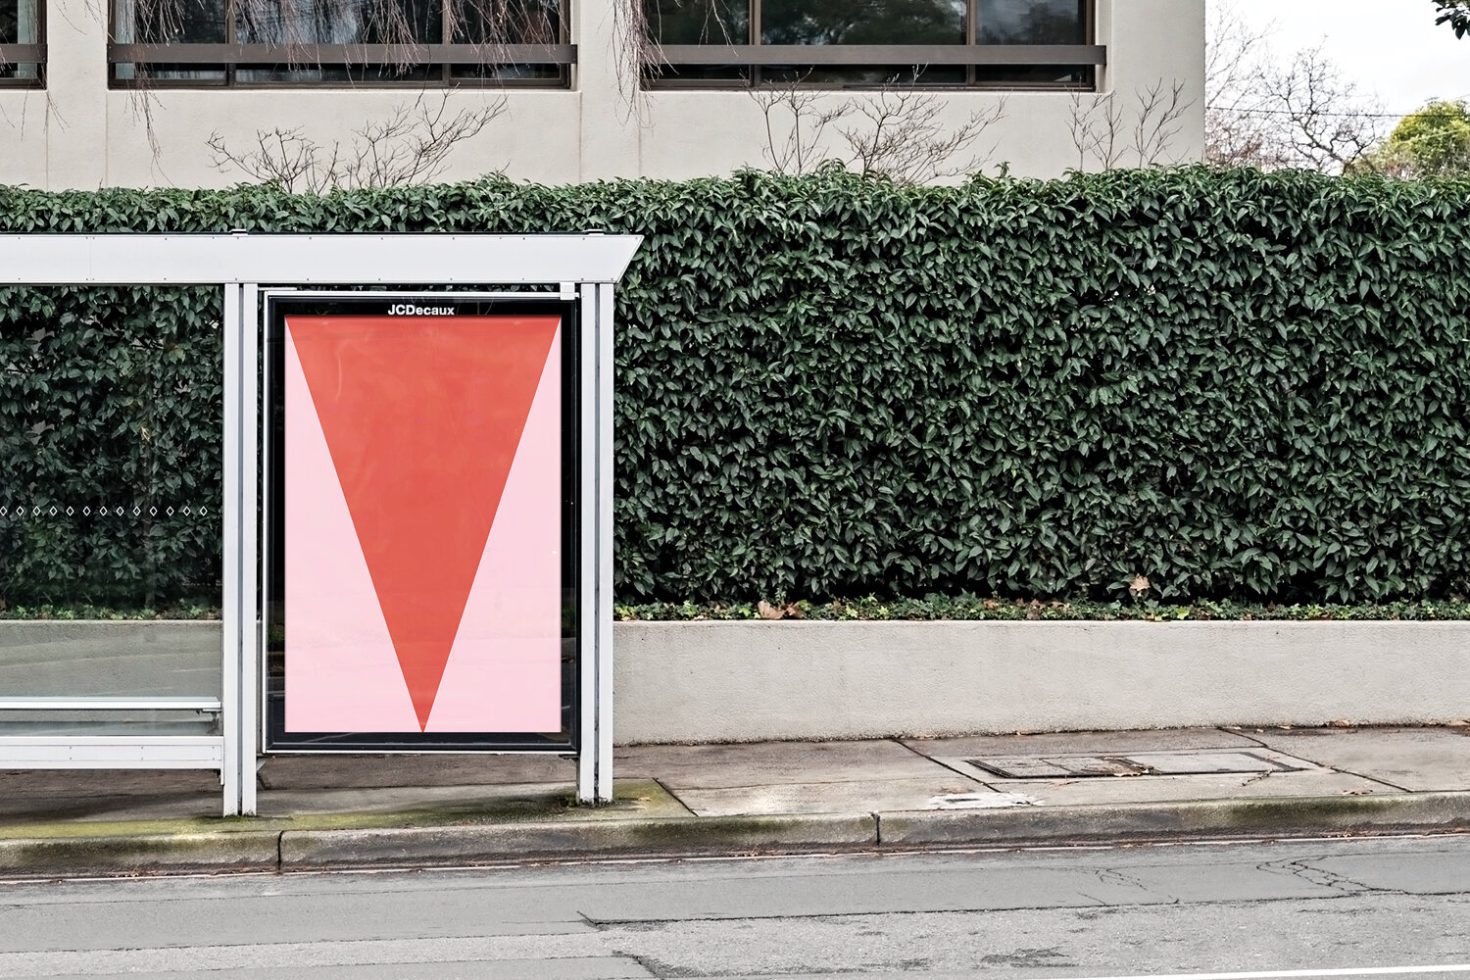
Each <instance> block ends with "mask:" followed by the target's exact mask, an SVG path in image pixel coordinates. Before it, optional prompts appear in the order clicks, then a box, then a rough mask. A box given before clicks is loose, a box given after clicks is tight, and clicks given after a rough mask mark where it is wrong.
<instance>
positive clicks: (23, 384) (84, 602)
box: [0, 288, 222, 730]
mask: <svg viewBox="0 0 1470 980" xmlns="http://www.w3.org/2000/svg"><path fill="white" fill-rule="evenodd" d="M0 292H3V293H5V294H6V295H5V296H4V302H5V305H6V307H7V308H8V309H10V310H12V311H13V312H15V316H14V317H12V318H11V320H10V322H8V323H5V324H0V401H3V402H5V403H7V404H9V405H11V406H12V407H17V406H18V408H17V413H13V414H12V415H11V416H9V417H8V419H7V423H6V425H5V426H4V427H0V698H21V697H24V698H34V697H52V698H57V697H60V698H81V697H114V698H116V697H129V698H160V697H187V698H214V699H218V698H219V697H220V694H221V671H220V662H221V649H220V642H221V637H220V625H219V623H218V621H217V619H216V621H209V619H208V618H207V617H217V616H218V611H219V602H220V592H219V589H220V557H219V554H220V506H219V505H220V501H221V495H220V484H219V468H220V446H219V431H220V429H219V427H220V417H221V414H222V406H221V402H220V378H221V373H222V364H221V345H220V339H219V320H220V311H219V298H218V296H217V295H211V294H214V293H217V292H218V290H209V291H200V290H193V289H189V290H166V291H164V292H163V293H162V294H160V293H159V292H157V291H151V290H150V291H147V292H145V291H141V290H135V289H85V290H83V289H76V290H72V289H67V290H47V289H29V288H26V289H6V290H0ZM155 304H167V305H169V306H170V307H171V308H173V309H176V310H178V311H179V312H180V315H179V316H177V317H166V318H163V319H157V318H155V317H152V316H151V315H150V311H151V310H153V309H155ZM117 616H133V617H147V618H148V619H149V621H146V622H140V621H138V619H115V618H109V617H117ZM4 720H5V722H6V724H7V725H8V726H10V727H13V726H14V725H29V724H34V723H39V722H48V723H49V722H51V721H56V720H57V718H56V717H55V716H53V714H52V712H51V711H50V709H48V710H47V711H46V712H29V713H27V712H16V713H14V714H6V715H5V718H4ZM154 720H155V719H151V718H148V717H142V718H138V719H135V720H134V721H133V722H132V724H133V726H134V728H133V730H143V729H146V727H147V726H148V725H151V724H152V723H153V721H154ZM156 720H159V721H163V720H164V719H156ZM196 720H197V719H196Z"/></svg>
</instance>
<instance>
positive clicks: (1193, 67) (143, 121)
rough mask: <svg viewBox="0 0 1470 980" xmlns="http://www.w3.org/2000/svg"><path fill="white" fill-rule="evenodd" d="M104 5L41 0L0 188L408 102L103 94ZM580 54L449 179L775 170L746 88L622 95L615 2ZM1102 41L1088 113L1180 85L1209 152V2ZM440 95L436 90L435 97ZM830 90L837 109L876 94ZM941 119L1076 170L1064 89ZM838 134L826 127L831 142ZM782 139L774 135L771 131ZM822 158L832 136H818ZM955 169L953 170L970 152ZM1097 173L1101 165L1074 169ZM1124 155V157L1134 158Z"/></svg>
mask: <svg viewBox="0 0 1470 980" xmlns="http://www.w3.org/2000/svg"><path fill="white" fill-rule="evenodd" d="M102 2H103V0H49V4H48V11H47V17H46V24H47V35H48V36H47V42H48V44H49V46H50V47H49V66H48V70H47V73H48V87H47V89H46V90H45V91H22V90H15V89H4V88H0V183H5V184H22V185H28V186H31V187H38V188H48V189H52V190H62V189H91V188H97V187H112V186H120V187H148V186H177V187H219V186H227V185H229V184H232V183H237V182H239V181H241V180H243V179H245V175H244V174H241V173H239V172H238V171H234V172H232V171H223V172H222V171H221V170H219V169H217V168H216V167H215V166H214V164H213V159H212V157H213V154H212V153H211V151H210V149H209V147H208V146H207V141H208V139H209V138H210V136H211V135H212V134H219V135H220V136H221V137H222V138H223V139H224V141H225V142H226V144H227V145H229V146H230V147H231V148H232V149H233V148H242V149H243V148H246V147H248V146H249V145H250V144H252V143H253V142H254V140H255V136H256V133H257V132H259V131H262V130H272V129H276V128H281V129H300V130H301V131H303V132H304V133H306V134H308V135H310V136H311V137H312V138H314V139H316V140H317V141H319V142H322V143H331V142H332V141H334V140H350V139H351V138H352V134H353V131H354V130H356V129H358V128H360V127H362V126H363V125H365V124H367V123H368V122H370V121H372V120H374V119H381V118H383V117H384V116H385V115H387V114H388V113H390V112H391V111H392V110H393V109H394V108H395V107H398V106H401V105H404V104H405V103H408V104H411V103H412V102H413V100H414V98H415V95H416V93H415V92H414V91H413V90H405V89H393V90H384V89H353V88H309V87H303V88H298V89H286V90H283V89H272V90H259V89H257V90H250V89H215V90H207V89H206V90H192V91H190V90H178V89H174V90H153V91H150V92H148V93H146V94H144V93H139V92H135V91H126V90H109V89H108V87H107V64H106V43H107V33H106V32H107V26H106V25H107V18H106V16H105V12H104V11H103V9H102V7H101V3H102ZM572 3H573V9H572V29H573V40H574V41H575V42H576V43H577V44H578V46H579V51H578V57H579V64H578V66H577V68H576V69H575V70H574V73H573V84H572V87H571V89H570V90H539V91H538V90H526V89H519V90H510V91H507V92H506V93H505V98H506V106H505V112H504V113H503V114H502V115H501V116H499V117H498V118H497V119H495V120H494V121H493V122H492V123H491V124H490V125H489V126H488V127H487V128H486V129H485V130H484V131H483V132H482V133H481V134H480V135H479V136H477V137H476V138H475V139H473V140H472V141H468V142H466V143H464V144H461V145H460V146H459V147H458V148H457V150H456V152H455V154H454V156H453V158H452V160H451V162H450V166H449V167H448V169H447V170H446V171H445V172H444V174H443V179H446V180H454V179H462V178H472V177H476V176H480V175H483V174H486V173H490V172H494V171H504V172H505V173H506V174H508V175H509V176H511V177H514V178H518V179H524V180H533V181H540V182H546V183H567V182H574V181H579V180H595V179H600V178H609V177H638V176H643V177H655V178H683V177H693V176H707V175H713V174H724V173H728V172H730V171H731V170H734V169H736V168H738V167H742V166H755V167H764V166H768V165H769V160H768V158H767V154H766V153H765V152H763V151H764V150H765V148H766V146H767V137H766V126H765V122H764V118H763V116H762V112H761V109H760V107H759V106H758V105H757V104H756V102H755V100H754V99H753V98H752V96H751V94H750V93H749V92H741V91H707V90H706V91H667V90H665V91H655V92H643V93H639V94H636V95H634V96H633V98H632V99H631V100H630V97H629V96H630V93H629V92H627V91H626V89H627V79H628V77H629V72H627V71H626V70H624V71H620V70H619V68H620V65H619V60H618V54H617V52H618V48H619V46H618V43H617V38H616V33H615V24H614V22H613V18H612V16H611V13H610V10H609V6H610V5H609V3H608V0H572ZM1098 3H1099V8H1098V43H1101V44H1106V45H1107V46H1108V60H1109V65H1108V67H1107V68H1106V69H1105V70H1103V71H1102V73H1101V77H1100V89H1101V92H1100V93H1099V94H1098V95H1093V94H1090V93H1089V94H1085V95H1082V96H1081V97H1080V101H1081V104H1082V107H1083V108H1084V109H1085V108H1086V107H1087V106H1088V105H1090V104H1091V103H1092V102H1093V101H1094V100H1096V99H1098V98H1106V97H1109V95H1110V96H1111V97H1112V98H1114V99H1116V100H1117V105H1118V107H1120V108H1121V110H1122V112H1123V116H1124V119H1125V123H1124V125H1125V127H1127V126H1131V124H1132V118H1130V117H1131V116H1133V115H1134V114H1135V113H1136V106H1137V96H1138V93H1139V92H1140V91H1143V90H1145V89H1147V88H1149V87H1150V86H1156V85H1160V84H1162V85H1165V86H1168V85H1172V84H1173V83H1174V82H1176V81H1177V82H1179V83H1181V84H1182V85H1183V86H1184V98H1185V99H1186V100H1188V101H1189V102H1190V103H1191V104H1190V106H1189V108H1188V109H1187V110H1186V111H1185V112H1184V114H1183V115H1182V117H1181V118H1180V120H1179V124H1178V133H1177V135H1176V136H1174V137H1173V138H1172V140H1171V141H1170V146H1169V148H1168V152H1167V155H1166V159H1167V162H1181V163H1182V162H1189V161H1195V160H1199V159H1200V158H1201V157H1202V155H1203V151H1204V58H1205V14H1204V9H1205V0H1098ZM500 94H501V93H499V92H497V91H493V90H480V89H460V90H456V91H455V92H454V94H453V95H452V96H451V102H450V104H451V107H454V108H458V107H466V108H468V107H473V106H478V105H484V104H486V103H489V102H491V101H493V100H495V99H498V98H499V97H500ZM431 97H432V98H435V99H437V98H438V97H439V96H438V92H437V90H436V91H435V92H433V93H431ZM870 97H871V95H865V94H864V93H861V92H844V93H830V94H824V95H823V96H822V102H823V104H825V105H827V106H835V105H839V104H843V103H851V102H853V101H855V100H861V99H864V98H870ZM937 98H939V99H941V100H942V101H943V103H944V109H943V118H944V120H945V122H946V124H947V125H949V126H959V125H962V124H963V123H964V121H965V120H966V119H968V118H969V117H970V116H971V115H972V114H974V113H976V112H984V111H986V110H988V109H990V108H992V107H994V106H995V105H996V104H997V102H998V101H999V100H1002V99H1003V100H1004V110H1005V111H1004V116H1003V117H1002V118H1001V119H1000V120H999V122H997V123H996V124H995V125H993V126H992V127H990V128H989V129H988V130H987V131H986V132H985V133H984V134H983V136H982V137H981V138H980V139H979V140H978V141H977V142H976V144H975V145H974V147H972V149H971V150H970V151H968V152H966V153H965V154H964V157H965V158H969V157H972V156H976V155H979V156H983V157H988V159H989V163H990V169H994V168H995V166H997V165H999V164H1002V163H1004V164H1006V165H1008V167H1009V170H1010V172H1011V173H1012V174H1019V175H1025V176H1040V177H1045V176H1055V175H1058V174H1060V173H1062V172H1063V171H1065V170H1067V169H1068V168H1075V167H1077V166H1078V164H1079V153H1078V150H1077V148H1076V146H1075V145H1074V141H1073V138H1072V135H1071V128H1072V127H1071V121H1072V119H1073V116H1074V114H1075V111H1076V110H1075V104H1076V102H1077V101H1078V100H1077V99H1076V98H1074V96H1073V95H1071V94H1068V93H1061V92H1012V93H995V92H964V91H956V92H941V93H938V95H937ZM831 136H835V133H834V131H832V130H829V137H831ZM777 137H778V139H783V138H784V133H782V132H781V131H780V130H779V129H778V131H777ZM828 150H829V152H838V151H839V150H840V146H839V145H838V142H835V141H833V140H830V139H829V146H828ZM956 162H964V161H963V160H960V161H956ZM1081 162H1083V163H1084V165H1085V166H1086V168H1087V169H1097V168H1098V164H1097V161H1096V160H1095V159H1088V160H1085V161H1081ZM1132 162H1133V160H1132V155H1131V154H1126V155H1125V156H1124V158H1123V160H1122V163H1123V164H1124V165H1128V164H1130V163H1132Z"/></svg>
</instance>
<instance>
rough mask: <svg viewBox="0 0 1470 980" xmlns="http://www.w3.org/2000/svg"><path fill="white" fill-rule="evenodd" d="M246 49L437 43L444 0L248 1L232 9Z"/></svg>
mask: <svg viewBox="0 0 1470 980" xmlns="http://www.w3.org/2000/svg"><path fill="white" fill-rule="evenodd" d="M235 31H236V35H237V37H238V38H239V40H240V41H241V42H242V43H244V44H407V43H412V42H431V41H438V40H440V38H441V37H442V35H443V31H444V7H443V3H442V0H389V2H383V0H251V2H249V3H240V4H237V5H236V9H235Z"/></svg>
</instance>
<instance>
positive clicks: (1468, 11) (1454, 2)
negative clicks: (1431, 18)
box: [1434, 0, 1470, 37]
mask: <svg viewBox="0 0 1470 980" xmlns="http://www.w3.org/2000/svg"><path fill="white" fill-rule="evenodd" d="M1434 6H1435V7H1436V8H1438V9H1439V19H1438V20H1436V21H1435V23H1436V24H1448V25H1450V27H1452V28H1454V31H1455V36H1456V37H1464V36H1465V35H1467V34H1470V0H1434Z"/></svg>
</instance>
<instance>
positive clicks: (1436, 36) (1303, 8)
mask: <svg viewBox="0 0 1470 980" xmlns="http://www.w3.org/2000/svg"><path fill="white" fill-rule="evenodd" d="M1209 2H1210V3H1212V4H1214V3H1222V2H1224V3H1233V4H1234V5H1235V7H1236V9H1237V10H1239V11H1240V14H1241V16H1242V17H1243V18H1245V19H1246V20H1247V21H1248V22H1249V23H1251V24H1255V25H1259V26H1265V25H1268V24H1271V23H1272V22H1273V21H1274V22H1275V28H1276V29H1275V33H1274V34H1273V36H1272V47H1273V49H1274V51H1275V52H1276V56H1277V57H1278V58H1281V59H1286V58H1288V57H1289V55H1290V53H1291V52H1293V51H1296V50H1298V49H1300V48H1306V47H1311V46H1313V45H1316V44H1317V43H1319V42H1325V48H1324V52H1325V53H1326V55H1327V57H1329V58H1330V59H1331V60H1332V61H1334V62H1336V63H1337V64H1338V65H1339V66H1340V67H1341V68H1343V69H1344V71H1345V72H1347V73H1348V74H1350V75H1351V77H1353V78H1355V79H1356V80H1357V81H1358V84H1359V86H1360V87H1361V88H1362V89H1363V90H1364V91H1367V92H1373V93H1376V95H1377V96H1378V98H1379V99H1380V101H1381V102H1382V103H1383V108H1384V110H1385V111H1387V112H1391V113H1393V114H1395V115H1398V114H1405V113H1409V112H1412V111H1414V110H1415V109H1417V108H1419V107H1420V106H1421V105H1423V104H1424V103H1425V102H1427V101H1429V100H1431V99H1455V98H1470V37H1466V38H1464V39H1458V40H1457V39H1456V38H1455V33H1454V31H1452V30H1450V29H1449V28H1448V27H1446V26H1444V25H1439V26H1436V25H1435V23H1434V18H1435V8H1434V4H1432V3H1431V2H1430V0H1209Z"/></svg>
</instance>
